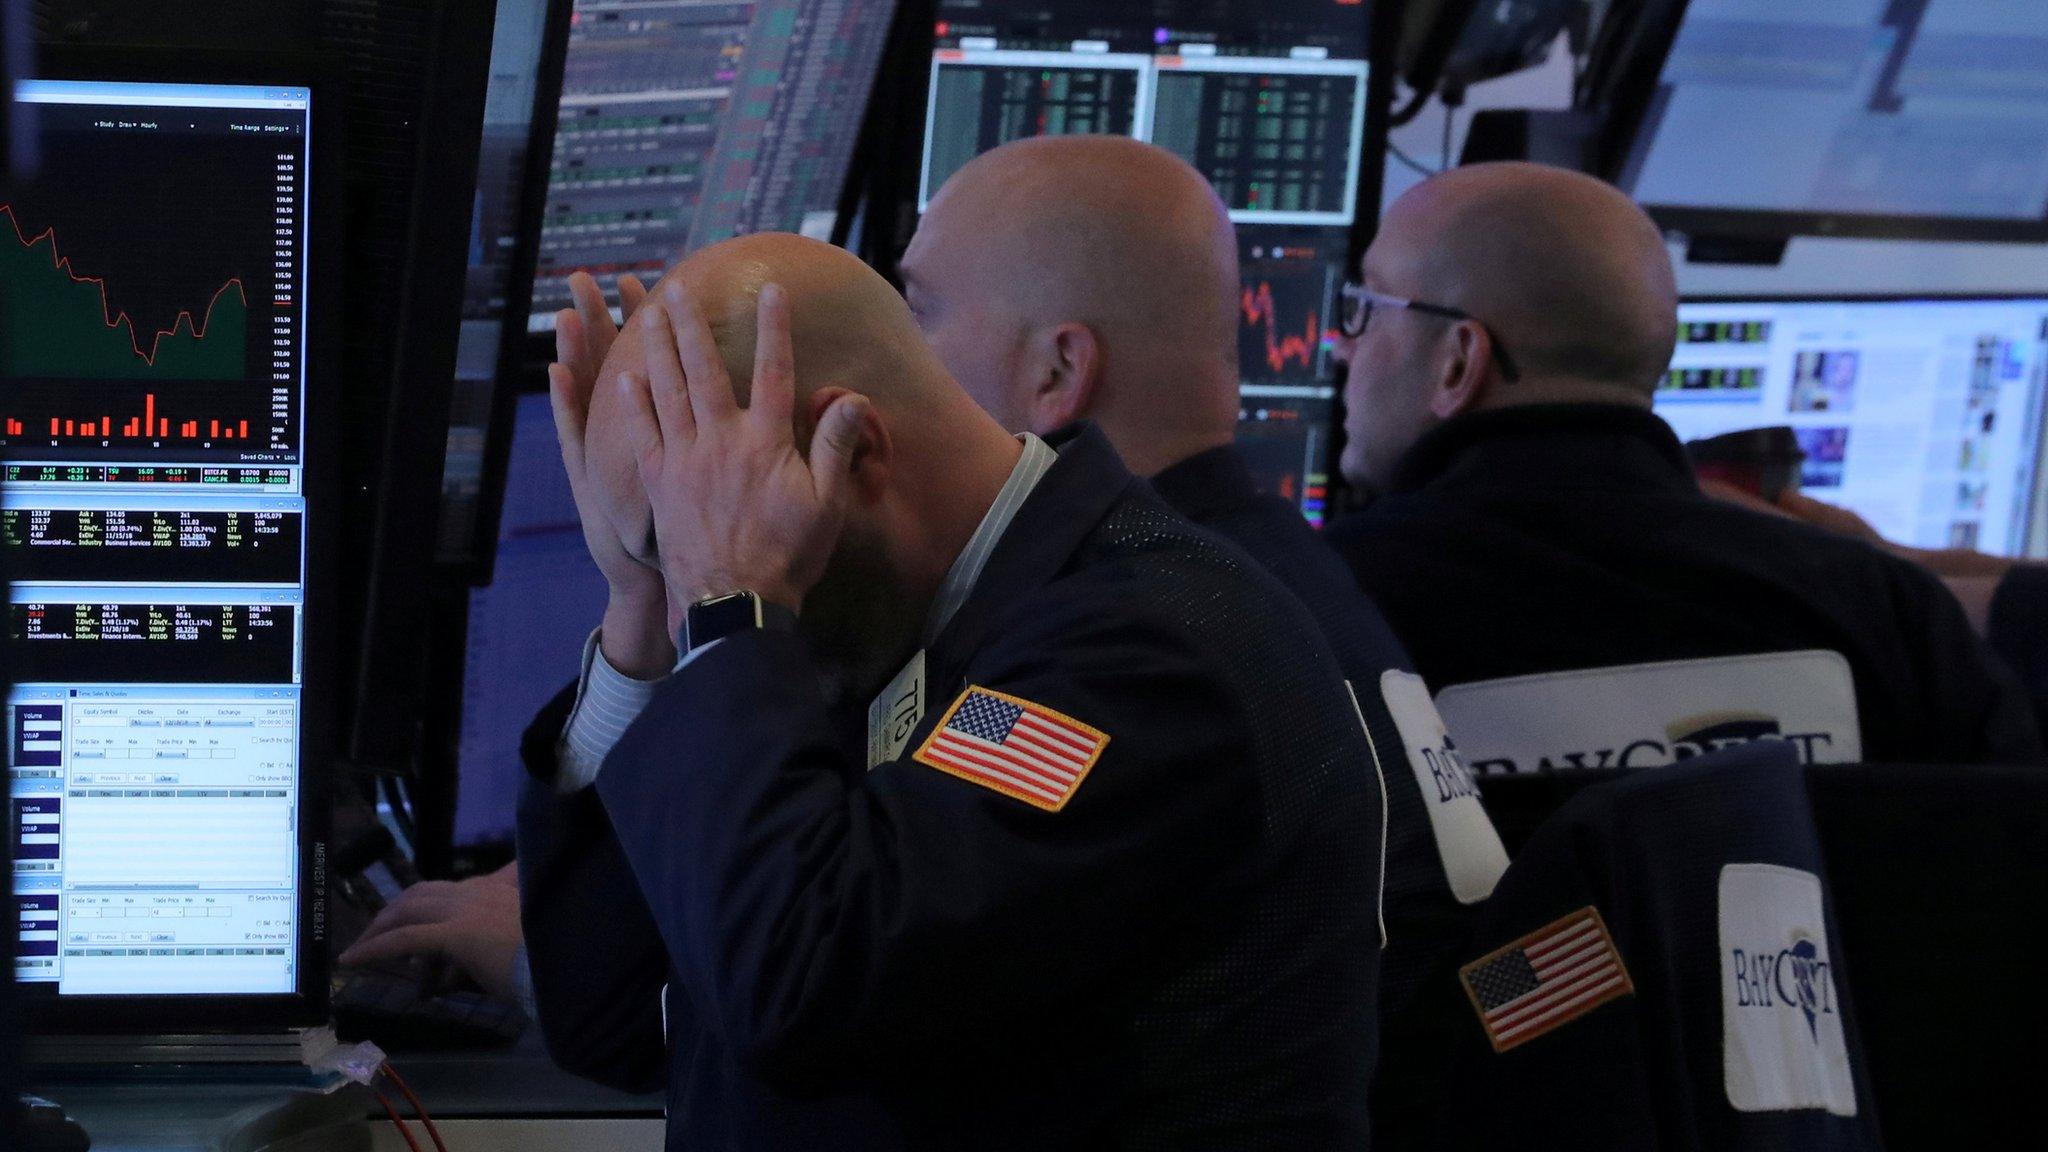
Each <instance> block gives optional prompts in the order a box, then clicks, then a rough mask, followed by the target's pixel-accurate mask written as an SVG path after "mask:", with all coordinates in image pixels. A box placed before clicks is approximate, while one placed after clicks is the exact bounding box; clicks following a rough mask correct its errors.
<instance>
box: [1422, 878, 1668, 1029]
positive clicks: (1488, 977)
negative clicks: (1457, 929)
mask: <svg viewBox="0 0 2048 1152" xmlns="http://www.w3.org/2000/svg"><path fill="white" fill-rule="evenodd" d="M1458 978H1459V979H1461V980H1463V981H1464V982H1465V992H1466V994H1467V995H1469V996H1471V997H1472V1007H1473V1008H1474V1009H1475V1010H1477V1011H1478V1013H1479V1022H1480V1023H1481V1024H1482V1025H1484V1026H1485V1028H1486V1038H1487V1039H1489V1040H1491V1041H1493V1050H1494V1051H1495V1052H1505V1051H1507V1050H1508V1049H1510V1048H1513V1047H1515V1046H1516V1045H1518V1044H1524V1043H1527V1042H1528V1041H1530V1040H1534V1039H1535V1038H1536V1037H1538V1036H1541V1035H1543V1034H1544V1033H1545V1032H1548V1031H1550V1030H1551V1029H1553V1028H1556V1027H1558V1026H1559V1025H1561V1024H1566V1023H1569V1022H1570V1021H1572V1020H1576V1019H1578V1018H1579V1017H1580V1016H1583V1015H1585V1014H1586V1013H1588V1012H1591V1011H1592V1010H1593V1009H1595V1008H1598V1007H1599V1006H1600V1005H1602V1004H1605V1003H1607V1002H1608V1001H1609V1000H1613V999H1615V998H1616V997H1620V996H1627V995H1629V994H1630V993H1632V992H1634V991H1635V990H1636V987H1635V984H1634V983H1633V982H1632V981H1630V980H1629V978H1628V969H1627V968H1625V967H1623V966H1622V963H1621V953H1619V952H1617V951H1615V949H1614V938H1613V937H1612V936H1609V935H1608V934H1607V923H1606V922H1605V921H1603V920H1602V919H1600V912H1599V910H1598V909H1596V908H1594V907H1593V906H1591V905H1587V906H1586V907H1584V908H1581V909H1579V910H1578V911H1577V912H1574V913H1572V914H1571V915H1569V916H1566V917H1565V918H1564V919H1562V920H1558V921H1556V922H1554V923H1551V924H1549V925H1547V926H1545V927H1542V928H1539V929H1537V930H1536V931H1534V932H1531V933H1529V934H1528V935H1527V936H1524V937H1522V938H1521V939H1520V940H1517V941H1515V942H1514V943H1513V944H1510V945H1508V946H1507V947H1505V948H1502V949H1500V950H1499V951H1497V952H1493V953H1489V954H1488V955H1486V956H1483V957H1481V958H1479V959H1477V960H1474V961H1473V962H1472V963H1470V964H1467V965H1465V966H1464V967H1463V968H1460V969H1459V970H1458Z"/></svg>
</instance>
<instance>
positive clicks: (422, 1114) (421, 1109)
mask: <svg viewBox="0 0 2048 1152" xmlns="http://www.w3.org/2000/svg"><path fill="white" fill-rule="evenodd" d="M382 1071H383V1073H384V1075H386V1076H388V1077H390V1078H391V1082H392V1083H393V1084H396V1085H398V1090H399V1091H400V1092H403V1093H405V1099H406V1102H407V1103H409V1104H411V1105H412V1110H413V1113H414V1114H415V1115H417V1116H418V1117H419V1118H420V1123H422V1124H424V1125H426V1126H427V1136H428V1138H429V1139H431V1140H433V1142H434V1149H435V1152H448V1145H446V1144H444V1143H442V1142H441V1132H440V1130H439V1129H437V1128H435V1127H434V1118H433V1117H432V1116H429V1115H427V1106H426V1105H424V1104H422V1103H420V1098H419V1097H418V1096H415V1095H413V1091H412V1088H411V1087H410V1086H409V1085H407V1084H406V1082H405V1077H403V1076H400V1075H399V1074H398V1069H396V1068H393V1067H392V1066H391V1064H390V1062H388V1061H387V1062H386V1063H385V1065H384V1067H383V1069H382Z"/></svg>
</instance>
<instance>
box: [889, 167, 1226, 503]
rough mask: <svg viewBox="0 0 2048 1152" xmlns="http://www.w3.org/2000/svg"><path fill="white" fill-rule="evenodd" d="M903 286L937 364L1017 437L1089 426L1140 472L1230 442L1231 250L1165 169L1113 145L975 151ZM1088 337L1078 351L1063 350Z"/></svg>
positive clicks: (935, 210) (1194, 185) (941, 199)
mask: <svg viewBox="0 0 2048 1152" xmlns="http://www.w3.org/2000/svg"><path fill="white" fill-rule="evenodd" d="M902 271H903V277H904V283H905V288H906V291H907V293H908V294H909V297H910V301H911V304H912V307H913V308H914V309H915V310H916V312H917V315H918V321H919V323H920V324H921V325H922V326H923V327H924V329H925V333H926V335H927V336H928V337H929V338H930V339H931V341H932V343H933V346H934V347H935V348H936V349H937V351H938V353H939V355H940V356H941V358H942V359H944V361H945V362H946V365H947V366H948V367H949V368H951V369H952V370H953V372H954V374H955V375H956V376H957V377H959V378H960V380H961V382H962V383H963V384H964V385H965V386H966V387H967V389H968V391H969V392H970V393H972V394H973V395H974V396H975V398H976V399H977V400H979V401H980V402H981V403H982V404H983V406H984V407H986V408H988V409H989V410H990V411H991V412H992V413H994V414H995V415H996V416H997V418H998V419H1000V420H1003V421H1004V422H1005V423H1006V424H1007V425H1008V426H1009V427H1011V428H1012V429H1014V430H1020V431H1021V430H1026V429H1029V430H1035V431H1049V430H1050V428H1049V427H1048V425H1054V424H1057V423H1061V422H1064V419H1071V418H1074V417H1078V416H1087V417H1090V418H1093V419H1095V420H1096V421H1097V422H1099V423H1100V424H1101V425H1102V427H1103V429H1104V431H1105V432H1106V433H1108V435H1109V436H1110V438H1111V440H1113V441H1114V442H1115V443H1116V445H1117V447H1118V449H1119V450H1120V451H1122V452H1123V454H1124V456H1125V458H1126V459H1127V460H1128V461H1129V462H1130V463H1131V464H1132V466H1133V467H1134V468H1137V469H1138V470H1140V471H1150V470H1153V469H1154V468H1155V467H1163V466H1165V465H1166V464H1170V463H1173V462H1175V460H1177V459H1178V458H1179V457H1180V456H1183V455H1187V454H1190V453H1191V452H1192V451H1196V450H1199V449H1200V448H1203V447H1208V446H1210V445H1212V444H1215V443H1227V442H1228V441H1229V439H1230V436H1231V433H1232V430H1233V428H1234V425H1235V423H1236V419H1237V395H1236V385H1237V321H1236V309H1237V296H1238V281H1237V242H1236V236H1235V234H1234V232H1233V230H1232V228H1231V223H1230V217H1229V214H1228V212H1227V211H1226V210H1225V208H1224V206H1223V204H1222V202H1221V201H1219V200H1218V199H1217V197H1216V193H1215V191H1214V190H1213V189H1212V188H1211V187H1210V186H1209V182H1208V181H1207V180H1206V179H1204V178H1203V177H1202V175H1201V174H1200V173H1198V172H1196V171H1195V170H1194V169H1193V168H1191V167H1189V166H1188V165H1187V164H1186V163H1184V162H1183V161H1182V160H1180V158H1178V157H1176V156H1174V155H1173V154H1172V153H1170V152H1167V151H1165V150H1163V149H1160V148H1155V147H1153V146H1151V145H1149V144H1141V143H1138V142H1137V141H1134V140H1129V139H1125V138H1123V137H1120V136H1062V137H1041V138H1035V139H1030V140H1022V141H1018V142H1016V143H1012V144H1007V145H1005V146H1003V147H1001V148H997V149H995V150H994V151H991V152H988V153H985V154H984V155H982V156H980V157H977V158H976V159H975V160H973V161H972V162H971V163H969V164H967V165H966V166H965V167H963V168H962V169H960V171H959V172H958V173H956V174H955V175H954V176H953V177H952V179H950V180H948V181H947V182H946V185H945V187H943V188H942V189H940V191H939V194H938V196H937V197H936V198H935V199H934V200H933V201H932V204H931V206H930V208H929V210H928V211H927V213H926V215H925V218H924V222H923V224H922V225H921V226H920V228H919V231H918V235H917V239H916V241H915V242H914V243H913V244H912V245H911V247H910V250H909V251H908V252H907V253H906V254H905V256H904V260H903V265H902ZM1081 329H1085V331H1086V333H1087V335H1088V337H1089V338H1090V339H1089V341H1088V342H1087V343H1088V346H1087V347H1076V346H1074V344H1073V343H1072V342H1071V341H1069V342H1067V343H1062V339H1063V337H1072V336H1074V335H1076V334H1077V332H1078V330H1081ZM1063 374H1064V377H1066V378H1070V379H1065V378H1063ZM1069 383H1077V385H1078V386H1077V387H1076V388H1073V389H1068V388H1066V387H1065V385H1066V384H1069ZM1048 389H1051V390H1052V391H1050V392H1048V391H1047V390H1048ZM1063 417H1064V419H1063Z"/></svg>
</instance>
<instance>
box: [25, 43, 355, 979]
mask: <svg viewBox="0 0 2048 1152" xmlns="http://www.w3.org/2000/svg"><path fill="white" fill-rule="evenodd" d="M14 99H15V101H16V102H18V103H19V104H21V105H25V106H26V110H27V111H28V112H30V113H32V115H33V119H34V122H35V124H36V127H37V130H38V135H39V139H40V142H41V144H42V151H41V159H40V167H39V171H38V173H37V175H36V177H35V178H34V179H33V180H32V181H24V182H18V183H17V184H16V185H15V186H14V188H13V189H12V190H11V191H10V192H9V194H8V197H7V199H6V200H5V201H4V202H0V457H4V458H5V459H6V464H5V481H6V483H5V489H4V493H0V529H4V531H0V543H4V547H5V553H6V568H7V571H8V573H9V575H10V576H11V577H12V578H13V581H14V583H13V586H12V588H11V589H10V592H9V603H8V605H7V626H8V635H9V640H10V643H11V645H12V650H11V653H10V655H11V657H12V666H11V671H12V673H13V676H14V687H13V689H12V691H11V692H10V693H9V695H8V698H7V708H6V729H5V735H4V739H5V742H6V748H7V766H8V780H9V799H10V803H11V805H12V810H13V814H14V817H15V821H16V827H17V828H18V829H19V831H18V833H17V835H16V838H15V842H14V845H13V855H14V876H13V883H14V895H15V898H16V900H17V902H18V905H19V907H20V909H21V922H20V932H19V940H18V947H17V958H16V961H15V972H14V974H15V976H16V977H17V978H18V979H19V980H20V981H22V982H23V984H24V985H26V986H28V988H29V990H30V992H31V993H32V994H37V995H41V996H49V997H56V998H73V997H76V998H94V997H115V996H121V997H155V996H176V997H191V996H278V997H283V996H289V995H292V994H294V993H296V992H298V991H299V990H300V989H301V988H304V987H306V986H307V985H306V983H305V982H303V981H302V967H303V965H305V964H306V963H308V962H309V961H308V959H307V957H308V954H309V949H310V946H309V945H308V943H307V942H308V941H309V940H312V939H314V938H315V937H314V936H312V935H311V933H313V932H315V931H316V929H315V928H314V926H313V925H311V924H309V923H308V922H307V920H306V918H305V917H306V905H304V904H302V896H303V894H304V893H305V891H307V889H308V888H309V887H310V883H309V879H308V876H307V874H306V873H307V868H308V866H309V863H308V862H309V861H310V860H311V859H312V849H313V846H314V833H313V832H312V831H311V830H309V825H308V821H309V819H312V818H314V817H313V813H312V810H311V809H310V808H309V807H308V805H307V804H306V803H305V798H306V795H307V790H308V787H309V784H310V781H309V773H308V770H307V764H308V746H309V737H308V733H307V724H308V712H309V710H310V709H312V708H313V707H314V702H313V701H312V699H311V698H310V697H309V696H308V693H307V687H306V683H307V679H306V673H307V667H308V661H307V660H306V658H305V642H306V621H305V613H306V611H307V608H308V597H307V590H308V586H309V585H308V576H309V571H312V570H313V569H312V568H311V567H310V566H309V562H308V551H309V549H308V540H309V536H308V526H309V520H310V517H311V514H312V513H311V511H310V509H309V501H308V485H307V468H308V465H309V459H310V457H309V453H308V451H307V449H306V444H307V435H306V431H307V429H306V426H307V423H308V421H307V416H306V414H307V411H308V408H307V399H308V384H307V382H308V364H309V357H308V351H307V349H308V335H309V334H308V324H309V322H308V317H309V316H313V315H318V314H319V310H322V309H325V308H327V307H329V306H330V305H331V303H332V302H331V301H330V302H328V303H322V304H314V303H311V302H309V296H310V295H311V294H313V293H316V292H321V291H324V290H326V288H327V286H326V285H324V284H315V283H309V279H310V278H311V277H310V276H309V272H308V269H309V268H310V267H311V266H312V265H310V264H309V254H310V253H311V252H313V251H314V250H315V246H316V245H322V244H326V243H329V242H330V241H329V240H328V239H327V238H325V237H323V236H322V235H320V234H318V232H317V231H316V230H315V229H314V228H313V227H312V226H311V224H310V221H312V220H313V219H316V218H317V217H315V216H314V215H313V208H314V206H313V205H312V204H311V199H312V189H313V187H314V185H313V183H312V173H311V171H310V169H311V167H312V164H313V161H314V158H315V155H316V153H315V152H314V150H313V144H312V135H313V126H314V120H313V118H312V117H313V113H312V106H313V89H310V88H302V87H292V86H288V85H277V86H253V85H251V86H244V85H225V84H167V83H122V82H98V81H78V80H30V81H24V82H22V83H21V84H20V85H18V86H17V88H16V90H15V96H14ZM309 308H310V309H314V310H313V311H309ZM324 338H325V337H324V336H319V337H316V339H315V344H316V346H317V343H318V340H319V339H324ZM314 370H315V371H316V372H317V371H318V370H319V369H318V368H317V367H316V368H315V369H314ZM316 443H317V441H316ZM315 586H316V587H325V585H324V584H321V585H315ZM318 610H323V611H324V606H320V608H319V609H318ZM315 826H316V827H317V824H316V825H315Z"/></svg>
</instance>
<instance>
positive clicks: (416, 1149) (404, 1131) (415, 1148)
mask: <svg viewBox="0 0 2048 1152" xmlns="http://www.w3.org/2000/svg"><path fill="white" fill-rule="evenodd" d="M370 1091H372V1092H376V1093H377V1103H379V1104H382V1105H383V1106H384V1114H385V1115H387V1116H389V1117H391V1123H392V1124H393V1125H394V1126H395V1127H397V1129H398V1134H399V1135H400V1136H403V1137H405V1146H406V1147H408V1148H410V1149H412V1152H420V1142H419V1141H417V1140H415V1139H413V1138H412V1129H410V1128H407V1127H406V1126H405V1121H404V1120H401V1119H399V1117H398V1109H396V1108H393V1107H392V1106H391V1098H390V1097H389V1096H386V1095H384V1093H382V1092H379V1091H378V1090H377V1087H376V1085H374V1084H373V1085H371V1086H370Z"/></svg>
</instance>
